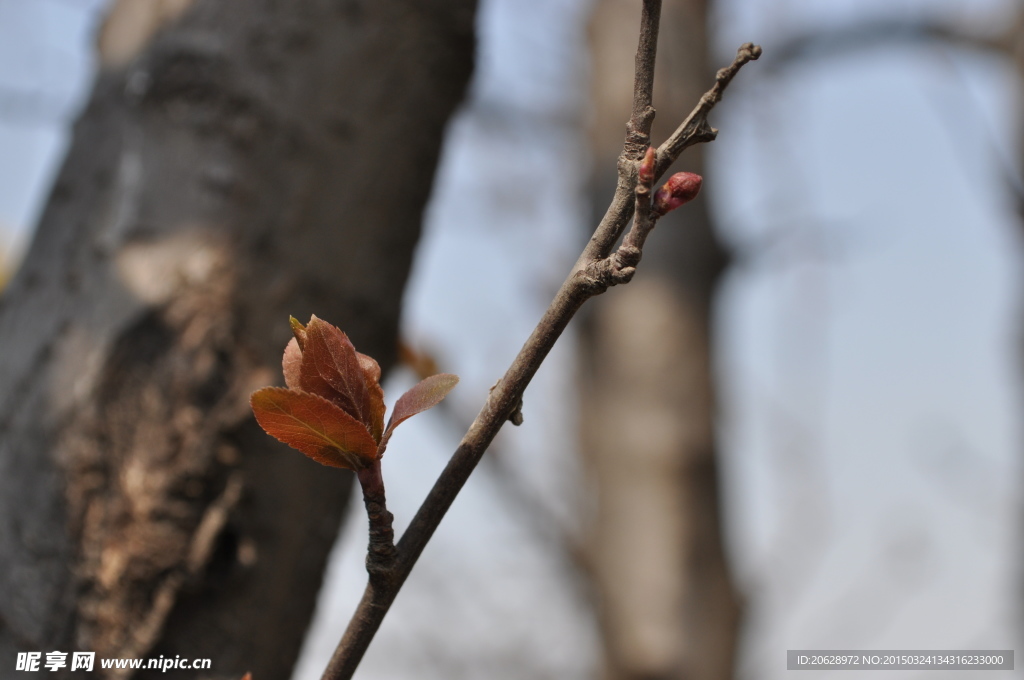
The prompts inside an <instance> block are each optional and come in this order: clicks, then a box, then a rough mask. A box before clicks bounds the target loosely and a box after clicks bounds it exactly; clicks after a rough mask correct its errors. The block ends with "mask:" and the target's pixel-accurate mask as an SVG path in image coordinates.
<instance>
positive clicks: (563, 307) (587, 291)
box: [323, 0, 761, 680]
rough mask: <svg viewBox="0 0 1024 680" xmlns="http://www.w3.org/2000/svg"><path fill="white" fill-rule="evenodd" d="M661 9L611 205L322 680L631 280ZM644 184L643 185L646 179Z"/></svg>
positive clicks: (700, 120)
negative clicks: (594, 302) (592, 322)
mask: <svg viewBox="0 0 1024 680" xmlns="http://www.w3.org/2000/svg"><path fill="white" fill-rule="evenodd" d="M660 12H661V0H644V5H643V12H642V15H641V28H640V44H639V47H638V49H637V57H636V75H635V81H634V82H635V86H634V100H633V113H632V116H631V117H630V121H629V123H628V125H627V135H626V142H625V144H624V145H623V150H622V155H621V156H620V157H619V163H618V166H619V181H618V186H617V188H616V191H615V196H614V197H613V199H612V203H611V206H609V208H608V211H607V212H606V214H605V216H604V218H603V219H602V220H601V223H600V224H599V225H598V227H597V230H596V231H595V233H594V236H593V237H592V238H591V240H590V242H589V243H588V244H587V246H586V248H585V249H584V251H583V254H582V255H581V256H580V259H579V260H578V261H577V263H576V265H575V266H574V267H573V269H572V271H571V272H570V274H569V276H568V278H566V280H565V282H564V283H562V286H561V288H559V290H558V292H557V293H556V294H555V298H554V300H553V301H552V302H551V305H550V306H549V307H548V309H547V311H546V312H545V313H544V316H543V317H542V318H541V320H540V323H538V324H537V327H536V328H535V329H534V331H533V333H532V334H531V335H530V337H529V339H528V340H527V341H526V344H524V345H523V348H522V349H521V350H520V351H519V355H518V356H517V357H516V359H515V361H513V363H512V365H511V366H510V367H509V369H508V371H507V372H506V373H505V375H504V377H503V378H502V379H501V380H500V381H498V383H497V385H495V387H494V388H493V389H492V390H491V392H490V394H489V395H488V397H487V400H486V402H485V403H484V406H483V408H482V409H481V411H480V413H479V414H478V415H477V417H476V420H474V421H473V424H472V425H470V427H469V431H468V432H467V433H466V435H465V437H463V439H462V442H461V443H460V444H459V447H458V448H457V449H456V450H455V453H454V454H453V455H452V457H451V460H449V462H448V465H447V466H446V467H445V469H444V471H443V472H442V473H441V475H440V477H439V478H438V480H437V482H436V483H435V484H434V487H433V488H432V489H431V490H430V493H429V494H428V495H427V497H426V499H425V500H424V501H423V504H422V505H421V506H420V509H419V511H418V512H417V513H416V516H415V517H413V519H412V522H411V524H410V525H409V528H408V529H407V530H406V532H405V534H404V535H403V536H402V538H401V540H400V541H399V542H398V545H397V556H396V560H395V563H394V567H393V568H392V569H390V570H389V573H388V575H387V576H388V577H387V578H386V579H373V578H371V580H370V583H369V584H368V585H367V588H366V591H365V592H364V594H363V599H362V601H361V602H360V603H359V607H358V608H357V610H356V613H355V615H354V616H353V618H352V621H351V623H350V624H349V627H348V629H347V630H346V631H345V635H344V636H343V637H342V639H341V642H339V643H338V647H337V649H336V650H335V652H334V656H333V657H332V658H331V661H330V663H329V664H328V666H327V669H326V670H325V671H324V674H323V680H348V679H349V678H351V677H352V675H353V673H355V669H356V667H357V666H358V664H359V661H360V660H361V659H362V657H363V654H364V653H365V651H366V648H367V647H368V646H369V644H370V641H371V640H372V639H373V636H374V634H375V633H376V632H377V629H378V628H379V627H380V624H381V621H382V620H383V619H384V615H385V614H386V613H387V611H388V609H389V607H390V606H391V603H392V602H394V599H395V597H396V596H397V594H398V591H399V589H400V588H401V587H402V584H403V583H404V582H405V580H406V578H408V576H409V573H410V572H411V571H412V568H413V566H414V565H415V564H416V560H417V559H418V558H419V556H420V554H421V553H422V552H423V549H424V547H426V545H427V542H428V541H429V540H430V538H431V536H433V534H434V531H435V530H436V529H437V527H438V525H439V524H440V522H441V519H442V518H443V517H444V515H445V513H446V512H447V511H448V508H449V507H451V504H452V502H453V501H454V500H455V497H456V496H457V495H458V493H459V491H460V490H461V489H462V487H463V485H464V484H465V483H466V481H467V480H468V479H469V476H470V474H471V473H472V472H473V469H474V468H475V467H476V465H477V463H478V462H479V461H480V459H481V457H482V456H483V454H484V451H486V449H487V447H488V445H489V444H490V443H491V440H493V439H494V437H495V435H497V433H498V430H500V429H501V427H502V425H504V423H505V421H506V420H509V419H510V418H511V417H513V414H515V413H516V411H517V410H518V408H519V405H520V404H521V400H522V397H523V392H524V391H525V390H526V386H527V385H529V383H530V380H531V379H532V378H533V376H534V374H536V372H537V369H538V368H539V367H540V365H541V362H543V361H544V359H545V357H547V355H548V352H550V351H551V348H552V347H553V346H554V344H555V341H556V340H557V339H558V337H559V336H560V335H561V334H562V332H563V331H564V330H565V327H566V326H567V325H568V323H569V320H570V319H572V317H573V315H574V314H575V313H576V312H577V311H578V310H579V308H580V307H581V306H582V305H583V303H584V302H586V301H587V300H588V299H590V298H591V297H593V296H595V295H599V294H600V293H602V292H604V291H605V290H606V289H607V288H608V287H609V286H612V285H615V284H617V283H624V282H626V281H628V280H629V278H630V277H632V274H633V268H634V267H635V266H636V263H637V262H638V261H639V256H640V249H639V248H637V247H636V246H633V245H629V244H623V246H622V247H620V248H619V251H618V252H616V253H615V255H614V256H613V257H609V255H610V253H611V250H612V247H613V246H614V245H615V243H616V242H617V241H618V240H619V238H620V237H621V236H622V233H623V231H624V230H625V228H626V225H627V224H628V223H629V220H630V218H631V217H632V216H633V213H634V211H635V209H636V204H637V202H638V200H640V201H641V202H642V201H643V200H645V199H644V198H641V197H640V196H638V195H637V194H638V192H637V166H638V162H639V161H640V160H641V158H642V157H643V155H644V153H645V152H646V150H647V147H648V146H649V144H650V129H651V123H652V122H653V120H654V108H653V107H652V106H651V92H652V88H653V83H654V57H655V52H656V50H657V38H658V23H659V18H660ZM760 54H761V49H760V48H759V47H756V46H753V45H750V44H747V45H744V46H743V47H742V48H740V51H739V52H738V54H737V57H736V60H735V61H734V62H733V63H732V65H731V66H729V67H727V68H725V69H722V71H720V72H719V75H718V78H717V81H716V83H715V86H714V87H713V88H712V89H711V90H709V91H708V92H707V93H706V94H705V95H704V96H703V97H702V98H701V101H700V104H698V106H697V107H696V108H695V109H694V111H693V113H691V114H690V116H689V117H688V118H687V120H686V121H685V122H684V124H683V126H681V128H680V130H679V131H677V134H676V135H673V139H676V138H677V139H676V141H674V142H673V143H672V144H671V145H668V143H667V142H666V144H664V145H662V147H661V148H659V149H658V155H657V172H656V174H655V176H654V179H655V180H656V179H657V178H658V177H659V176H660V175H662V174H663V173H664V172H665V170H667V169H668V167H669V166H670V165H671V164H672V162H673V161H675V159H676V158H677V157H678V156H679V154H680V153H681V152H682V151H683V149H685V148H686V147H688V146H691V145H692V144H696V143H698V142H704V141H710V139H713V138H714V136H713V134H712V136H711V137H710V138H709V137H708V136H707V134H706V133H704V132H703V131H704V130H710V129H711V128H710V127H709V126H708V125H707V115H708V113H709V112H710V111H711V109H712V108H713V107H714V105H715V104H717V103H718V101H719V100H720V99H721V96H722V90H724V89H725V87H726V86H727V85H728V84H729V81H730V80H731V79H732V77H733V76H734V75H735V74H736V72H737V71H738V70H739V69H740V67H742V66H743V64H745V63H747V62H748V61H750V60H751V59H757V57H758V56H760ZM691 130H692V131H691ZM670 141H671V140H670ZM646 189H647V190H649V184H648V186H647V187H646ZM641 193H642V192H641ZM644 213H646V214H643V215H642V219H643V221H644V224H643V225H641V226H640V227H639V228H640V229H641V230H642V231H643V232H644V233H645V234H646V232H647V231H650V228H651V227H652V226H653V222H654V221H655V220H657V218H658V215H656V214H654V213H653V212H649V211H644ZM641 240H642V239H641Z"/></svg>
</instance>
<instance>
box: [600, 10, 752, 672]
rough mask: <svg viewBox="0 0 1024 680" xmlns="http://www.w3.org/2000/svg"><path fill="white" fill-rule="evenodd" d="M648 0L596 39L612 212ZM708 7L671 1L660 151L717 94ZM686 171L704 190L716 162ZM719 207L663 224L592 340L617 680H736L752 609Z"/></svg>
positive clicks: (662, 56)
mask: <svg viewBox="0 0 1024 680" xmlns="http://www.w3.org/2000/svg"><path fill="white" fill-rule="evenodd" d="M638 7H639V2H638V1H637V0H604V1H603V2H602V3H600V4H599V5H598V7H597V9H596V12H595V15H594V18H593V22H592V27H591V29H592V30H591V37H592V50H593V52H592V54H593V67H592V73H593V79H594V97H595V112H594V132H593V145H594V147H593V148H594V158H595V164H594V165H595V168H597V170H598V171H599V172H602V173H606V174H607V176H604V175H601V176H597V177H595V178H594V182H593V186H594V191H595V201H596V202H597V203H598V204H600V202H601V201H603V200H606V197H607V195H608V194H609V193H610V191H611V187H612V186H613V184H612V183H613V182H614V176H613V175H612V174H611V173H610V172H608V171H607V170H606V169H607V168H614V167H615V163H614V158H615V156H616V155H617V154H618V151H619V148H618V144H619V141H618V140H620V139H621V136H622V126H623V123H624V121H625V120H626V117H627V116H628V111H629V100H628V93H629V73H628V65H629V64H630V63H631V62H630V52H631V49H632V45H631V43H632V41H633V35H631V34H630V33H629V32H628V31H626V30H624V28H623V27H624V26H629V25H634V24H635V21H636V20H635V17H636V15H637V13H638ZM706 13H707V6H706V2H705V0H676V1H669V0H665V2H664V5H663V10H662V24H661V35H660V38H659V41H658V42H659V54H658V62H657V68H656V71H655V74H656V75H655V78H656V80H655V102H654V103H655V108H656V109H657V118H656V119H655V126H654V134H653V136H652V139H653V140H654V141H655V142H660V141H662V140H664V139H665V138H666V137H667V136H668V134H670V133H671V131H672V129H673V128H674V127H675V126H676V125H678V123H679V121H681V120H682V119H683V118H684V117H685V116H686V114H687V113H689V111H690V109H691V108H692V107H693V105H694V103H695V102H696V101H697V100H698V98H699V97H700V95H701V93H702V92H703V90H704V89H706V87H707V85H708V83H710V82H713V77H714V76H713V72H712V71H711V70H710V69H709V67H708V55H707V51H708V44H707V34H706V28H705V26H706ZM678 166H679V167H678V168H676V169H678V170H687V171H691V172H697V173H701V174H703V153H702V147H701V146H698V147H695V148H692V149H690V150H689V151H688V152H687V153H686V154H685V155H684V156H683V158H682V159H681V162H680V163H679V164H678ZM707 205H708V204H707V198H706V197H703V198H701V199H698V200H697V201H696V202H695V203H694V204H693V205H692V206H690V207H688V208H687V209H686V210H680V211H678V212H677V213H672V214H670V215H668V216H666V217H665V218H664V219H663V220H662V224H660V225H659V226H658V229H657V233H656V234H654V235H653V237H652V238H653V239H654V241H656V247H651V248H648V249H647V251H648V252H645V254H644V261H643V266H642V271H641V272H640V273H639V274H638V275H637V277H636V279H635V280H634V281H633V283H632V284H631V285H629V286H625V287H623V289H622V290H616V291H615V293H616V294H615V295H609V296H605V297H602V298H601V299H598V300H595V301H594V305H593V307H592V308H591V310H590V311H591V316H590V318H589V320H588V323H587V326H586V329H585V332H584V333H583V344H584V356H585V359H584V361H585V364H584V367H583V370H582V371H581V383H582V384H581V395H582V401H583V405H582V412H583V414H584V415H583V422H582V426H583V451H584V458H585V462H586V463H587V466H588V472H589V473H590V475H591V482H592V484H593V487H594V489H595V491H596V495H597V499H598V504H597V507H598V512H597V518H596V521H595V522H594V524H593V527H592V534H591V537H590V541H589V544H590V552H591V559H590V560H589V562H590V563H591V564H592V565H593V570H594V573H593V575H592V576H593V579H594V582H595V586H596V588H595V589H596V591H597V592H598V593H599V599H600V604H599V610H600V615H599V617H600V629H601V632H602V635H603V637H604V643H605V644H604V649H605V650H606V657H605V677H607V678H609V679H615V680H627V679H628V680H634V679H636V680H640V679H644V680H654V679H665V680H670V679H681V678H686V679H687V680H726V679H728V678H731V677H732V675H733V657H734V654H735V646H736V637H737V628H738V622H739V609H740V605H739V598H738V596H737V594H736V591H735V588H734V586H733V583H732V579H731V576H730V573H729V568H728V565H727V563H726V559H725V554H724V546H723V538H722V520H721V509H720V497H719V492H718V484H719V479H718V465H717V460H716V452H717V444H716V441H715V431H714V428H715V391H714V381H713V376H712V344H711V338H710V330H711V329H710V327H711V312H712V306H713V297H714V293H715V289H716V286H717V283H718V280H719V277H720V275H721V273H722V271H723V269H724V268H725V266H726V264H727V262H728V256H727V254H726V252H725V250H724V248H723V247H722V245H721V244H720V242H719V241H718V239H717V238H716V236H715V232H714V228H713V225H712V221H711V217H710V215H709V214H708V211H707Z"/></svg>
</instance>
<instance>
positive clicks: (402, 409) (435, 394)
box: [381, 373, 459, 446]
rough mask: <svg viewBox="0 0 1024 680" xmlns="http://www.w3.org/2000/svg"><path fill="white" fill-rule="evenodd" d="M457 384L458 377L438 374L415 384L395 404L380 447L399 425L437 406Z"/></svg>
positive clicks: (449, 374)
mask: <svg viewBox="0 0 1024 680" xmlns="http://www.w3.org/2000/svg"><path fill="white" fill-rule="evenodd" d="M458 383H459V376H457V375H452V374H451V373H438V374H437V375H432V376H430V377H429V378H426V379H424V380H421V381H419V382H418V383H416V385H414V386H413V387H412V389H410V390H409V391H408V392H406V393H405V394H403V395H402V396H401V397H399V398H398V401H397V402H395V410H394V411H392V412H391V421H390V422H389V423H388V429H387V430H386V431H385V432H384V437H383V439H381V446H385V445H386V444H387V440H388V439H389V438H390V437H391V433H392V432H393V431H394V429H395V428H396V427H398V425H399V424H400V423H403V422H405V421H406V420H408V419H409V418H412V417H413V416H414V415H416V414H417V413H421V412H423V411H426V410H427V409H428V408H433V407H434V406H437V405H438V404H439V403H440V402H441V400H442V399H444V398H445V395H447V394H448V393H449V392H451V391H452V388H453V387H455V386H456V385H457V384H458Z"/></svg>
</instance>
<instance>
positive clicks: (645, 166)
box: [637, 146, 654, 187]
mask: <svg viewBox="0 0 1024 680" xmlns="http://www.w3.org/2000/svg"><path fill="white" fill-rule="evenodd" d="M637 174H638V179H639V180H640V184H643V185H644V186H648V187H649V186H651V184H653V183H654V147H653V146H649V147H647V153H646V154H644V159H643V160H642V161H641V162H640V168H639V170H638V171H637Z"/></svg>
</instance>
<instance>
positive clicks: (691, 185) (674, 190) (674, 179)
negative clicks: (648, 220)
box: [651, 172, 704, 215]
mask: <svg viewBox="0 0 1024 680" xmlns="http://www.w3.org/2000/svg"><path fill="white" fill-rule="evenodd" d="M703 181H704V180H703V179H702V178H701V176H700V175H697V174H694V173H692V172H677V173H676V174H674V175H672V176H671V177H669V178H668V181H667V182H665V183H664V184H663V185H662V186H661V188H660V189H658V191H657V193H656V194H654V206H653V207H652V209H651V210H652V212H654V214H656V215H664V214H665V213H667V212H671V211H672V210H675V209H676V208H678V207H679V206H681V205H682V204H684V203H689V202H690V201H692V200H693V199H694V197H696V196H697V193H698V192H699V191H700V185H701V183H702V182H703Z"/></svg>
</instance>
